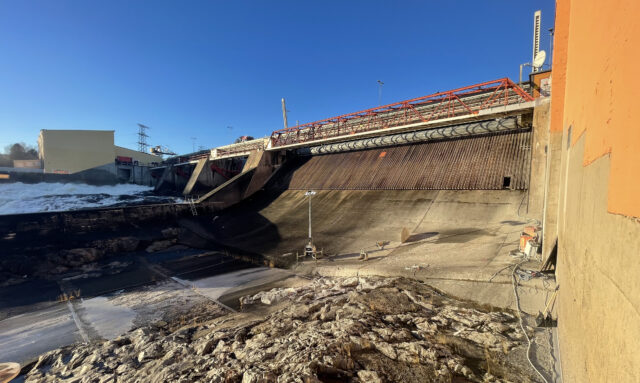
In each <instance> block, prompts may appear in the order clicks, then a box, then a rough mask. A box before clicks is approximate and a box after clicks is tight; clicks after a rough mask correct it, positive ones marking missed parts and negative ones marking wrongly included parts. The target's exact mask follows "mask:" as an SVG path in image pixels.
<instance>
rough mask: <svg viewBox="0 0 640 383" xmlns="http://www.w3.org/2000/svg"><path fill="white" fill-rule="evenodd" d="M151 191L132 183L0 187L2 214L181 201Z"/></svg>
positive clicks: (18, 184) (19, 184)
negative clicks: (156, 194)
mask: <svg viewBox="0 0 640 383" xmlns="http://www.w3.org/2000/svg"><path fill="white" fill-rule="evenodd" d="M152 191H153V188H152V187H149V186H141V185H133V184H119V185H105V186H94V185H87V184H81V183H38V184H23V183H21V182H16V183H7V184H0V215H3V214H22V213H36V212H43V211H67V210H78V209H86V208H97V207H107V206H121V205H137V204H142V203H165V202H178V201H179V199H178V198H174V197H164V196H163V197H160V196H155V195H153V194H152Z"/></svg>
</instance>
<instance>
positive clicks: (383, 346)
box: [374, 342, 398, 360]
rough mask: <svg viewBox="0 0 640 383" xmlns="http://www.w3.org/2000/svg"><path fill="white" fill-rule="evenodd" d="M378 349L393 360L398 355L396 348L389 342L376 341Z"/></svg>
mask: <svg viewBox="0 0 640 383" xmlns="http://www.w3.org/2000/svg"><path fill="white" fill-rule="evenodd" d="M374 345H375V346H376V349H377V350H378V351H380V352H381V353H382V355H384V356H386V357H387V358H389V359H391V360H395V359H396V358H397V357H398V354H397V353H396V350H395V349H394V348H393V346H391V345H390V344H389V343H387V342H375V343H374Z"/></svg>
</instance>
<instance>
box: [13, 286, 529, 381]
mask: <svg viewBox="0 0 640 383" xmlns="http://www.w3.org/2000/svg"><path fill="white" fill-rule="evenodd" d="M241 305H242V310H241V312H239V313H229V314H226V315H223V316H220V317H217V318H215V319H212V320H205V321H200V322H199V323H191V324H188V325H184V326H182V327H176V326H172V327H170V326H165V327H157V326H147V327H143V328H139V329H136V330H134V331H131V332H129V333H127V334H126V335H124V336H121V337H119V338H117V339H114V340H111V341H103V342H99V343H93V344H84V345H75V346H73V347H68V348H63V349H58V350H54V351H52V352H49V353H46V354H44V355H42V356H41V357H40V358H39V360H38V361H37V362H36V363H35V364H34V365H33V366H32V368H31V370H30V371H29V373H28V374H27V375H26V377H25V381H26V382H34V383H35V382H38V383H39V382H60V381H65V382H100V383H108V382H113V383H115V382H242V383H258V382H305V383H312V382H447V383H449V382H507V381H512V382H516V381H517V382H527V381H530V382H537V381H538V377H537V376H536V375H535V372H533V370H530V369H529V366H528V365H527V363H526V361H525V360H524V352H525V351H524V350H525V349H526V340H525V337H524V334H523V333H522V331H521V330H520V328H519V326H518V321H517V318H516V316H515V315H513V314H511V313H509V312H505V311H487V310H484V309H482V308H479V307H474V306H473V305H471V304H469V303H467V302H461V301H458V300H455V299H452V298H449V297H447V296H444V295H442V294H440V293H439V292H437V291H435V290H434V289H432V288H430V287H429V286H427V285H424V284H422V283H420V282H417V281H412V280H408V279H402V278H400V279H388V278H387V279H384V278H357V277H354V278H343V279H340V278H332V279H329V278H318V279H315V280H314V281H312V282H311V283H309V284H308V285H305V286H302V287H298V288H277V289H272V290H269V291H263V292H260V293H258V294H255V295H251V296H245V297H243V298H241ZM529 330H530V331H532V329H531V328H529Z"/></svg>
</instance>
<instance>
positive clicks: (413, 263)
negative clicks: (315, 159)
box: [292, 224, 556, 316]
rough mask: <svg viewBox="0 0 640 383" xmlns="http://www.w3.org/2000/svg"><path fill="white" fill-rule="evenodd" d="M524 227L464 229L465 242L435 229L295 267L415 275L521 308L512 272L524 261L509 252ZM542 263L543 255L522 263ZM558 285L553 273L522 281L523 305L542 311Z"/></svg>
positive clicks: (464, 295) (457, 292)
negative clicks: (422, 236) (416, 237)
mask: <svg viewBox="0 0 640 383" xmlns="http://www.w3.org/2000/svg"><path fill="white" fill-rule="evenodd" d="M520 232H521V227H520V226H517V227H514V226H512V225H509V224H503V225H499V226H497V227H493V228H492V229H490V230H487V231H486V232H483V233H477V232H474V231H470V232H469V233H459V234H458V235H457V237H458V238H457V240H459V241H460V242H464V243H456V242H451V243H447V240H446V238H444V235H441V234H435V235H433V236H432V237H429V238H426V239H422V240H419V241H416V242H412V243H400V242H390V243H389V244H388V245H387V246H385V248H384V250H380V249H376V248H375V247H373V249H372V247H369V248H367V249H366V250H367V252H368V254H369V260H368V261H361V260H359V259H358V257H359V253H348V254H335V255H331V256H328V257H325V258H321V259H319V260H318V261H313V260H304V261H301V262H300V263H298V264H297V265H295V266H294V267H293V268H292V269H293V270H294V271H295V272H296V273H298V274H308V275H314V274H319V275H322V276H339V277H346V276H386V277H407V278H414V279H417V280H420V281H423V282H425V283H427V284H429V285H431V286H433V287H434V288H436V289H438V290H440V291H442V292H444V293H446V294H448V295H450V296H452V297H455V298H458V299H462V300H471V301H474V302H477V303H480V304H484V305H489V306H492V307H499V308H507V309H512V310H516V309H517V306H516V299H515V295H514V289H513V282H512V281H513V278H512V272H513V268H514V267H515V266H516V265H517V264H519V263H520V262H522V260H521V259H520V258H515V257H512V256H510V255H509V252H510V251H511V250H513V249H514V248H516V247H517V243H518V239H519V237H520ZM471 236H473V237H471ZM540 267H541V262H540V261H538V260H532V261H528V262H525V263H522V264H521V265H520V266H519V268H520V269H521V270H539V269H540ZM555 286H556V283H555V280H554V279H553V278H549V279H542V278H533V279H530V280H528V281H523V280H519V281H518V287H517V292H518V298H519V300H520V308H521V310H522V311H524V312H526V313H528V314H531V315H537V314H538V312H542V311H543V310H544V308H545V306H546V303H547V302H548V301H549V299H550V297H551V295H552V294H553V291H554V289H555ZM552 314H553V315H554V316H555V305H554V310H553V311H552Z"/></svg>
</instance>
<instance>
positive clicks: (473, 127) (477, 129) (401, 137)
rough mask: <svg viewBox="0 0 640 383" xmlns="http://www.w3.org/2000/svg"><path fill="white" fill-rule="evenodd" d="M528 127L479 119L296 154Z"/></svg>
mask: <svg viewBox="0 0 640 383" xmlns="http://www.w3.org/2000/svg"><path fill="white" fill-rule="evenodd" d="M528 128H529V127H523V126H520V125H518V122H517V117H507V118H498V119H494V120H486V121H479V122H473V123H468V124H461V125H455V126H447V127H443V128H436V129H428V130H422V131H417V132H407V133H400V134H393V135H389V136H384V137H371V138H364V139H361V140H354V141H348V142H339V143H335V144H327V145H319V146H314V147H311V148H302V149H298V154H300V155H316V154H326V153H337V152H346V151H352V150H362V149H368V148H377V147H385V146H395V145H403V144H409V143H414V142H422V141H432V140H440V139H446V138H457V137H465V136H475V135H482V134H488V133H499V132H506V131H514V130H519V129H522V130H524V129H528Z"/></svg>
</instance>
